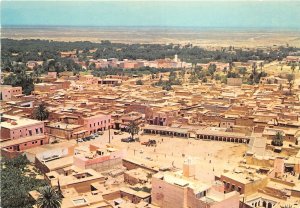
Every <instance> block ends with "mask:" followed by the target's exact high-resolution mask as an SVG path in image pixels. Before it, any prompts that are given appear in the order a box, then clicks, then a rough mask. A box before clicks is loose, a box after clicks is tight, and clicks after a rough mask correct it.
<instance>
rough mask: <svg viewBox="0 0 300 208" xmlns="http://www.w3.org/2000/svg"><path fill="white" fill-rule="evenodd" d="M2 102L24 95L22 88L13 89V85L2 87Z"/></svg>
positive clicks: (0, 97) (0, 98)
mask: <svg viewBox="0 0 300 208" xmlns="http://www.w3.org/2000/svg"><path fill="white" fill-rule="evenodd" d="M0 90H1V91H0V100H4V101H8V100H11V99H12V98H13V97H14V96H17V95H22V87H13V86H11V85H1V89H0Z"/></svg>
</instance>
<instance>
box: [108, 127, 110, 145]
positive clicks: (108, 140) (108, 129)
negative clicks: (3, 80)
mask: <svg viewBox="0 0 300 208" xmlns="http://www.w3.org/2000/svg"><path fill="white" fill-rule="evenodd" d="M108 143H109V144H110V125H108Z"/></svg>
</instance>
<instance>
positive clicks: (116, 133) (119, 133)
mask: <svg viewBox="0 0 300 208" xmlns="http://www.w3.org/2000/svg"><path fill="white" fill-rule="evenodd" d="M122 134H124V133H123V132H122V131H115V132H114V135H122Z"/></svg>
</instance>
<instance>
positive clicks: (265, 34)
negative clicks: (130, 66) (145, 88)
mask: <svg viewBox="0 0 300 208" xmlns="http://www.w3.org/2000/svg"><path fill="white" fill-rule="evenodd" d="M1 33H2V34H1V35H2V38H13V39H49V40H57V41H91V42H100V41H101V40H110V41H111V42H118V43H159V44H168V43H174V44H187V43H192V44H193V45H199V46H202V47H221V46H222V47H225V46H230V45H233V46H235V47H248V48H253V47H265V46H274V45H277V46H278V45H286V44H287V43H288V44H289V45H291V46H300V38H299V37H300V31H269V30H263V31H254V30H248V31H242V30H220V29H214V30H213V29H212V30H201V29H166V28H160V29H157V28H110V29H108V28H2V29H1Z"/></svg>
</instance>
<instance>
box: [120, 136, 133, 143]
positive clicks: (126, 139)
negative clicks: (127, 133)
mask: <svg viewBox="0 0 300 208" xmlns="http://www.w3.org/2000/svg"><path fill="white" fill-rule="evenodd" d="M121 141H122V142H134V141H135V140H134V139H133V138H131V137H128V138H123V139H121Z"/></svg>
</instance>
